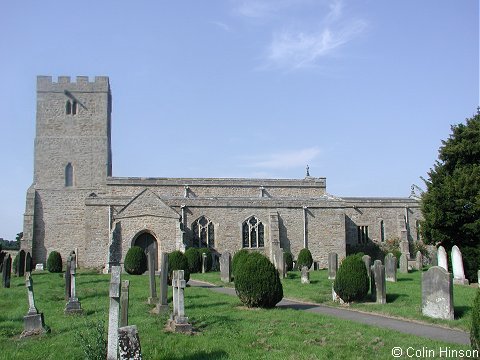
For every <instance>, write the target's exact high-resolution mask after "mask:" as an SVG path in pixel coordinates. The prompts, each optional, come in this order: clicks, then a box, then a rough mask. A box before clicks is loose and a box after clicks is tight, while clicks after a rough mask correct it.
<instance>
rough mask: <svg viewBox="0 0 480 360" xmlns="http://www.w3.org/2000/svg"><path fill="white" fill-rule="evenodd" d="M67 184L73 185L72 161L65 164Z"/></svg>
mask: <svg viewBox="0 0 480 360" xmlns="http://www.w3.org/2000/svg"><path fill="white" fill-rule="evenodd" d="M65 186H73V166H72V164H71V163H68V164H67V166H65Z"/></svg>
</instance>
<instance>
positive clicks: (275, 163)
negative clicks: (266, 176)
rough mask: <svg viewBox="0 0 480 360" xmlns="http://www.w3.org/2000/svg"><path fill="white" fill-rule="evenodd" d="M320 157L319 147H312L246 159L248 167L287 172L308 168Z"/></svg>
mask: <svg viewBox="0 0 480 360" xmlns="http://www.w3.org/2000/svg"><path fill="white" fill-rule="evenodd" d="M318 155H320V149H319V148H318V147H316V146H315V147H310V148H305V149H300V150H293V151H285V152H277V153H272V154H266V155H264V156H258V157H249V158H246V160H248V163H247V164H246V166H247V167H254V168H262V169H277V170H287V169H292V168H297V167H299V166H302V167H304V166H306V165H308V164H309V163H312V161H313V160H314V159H315V158H317V157H318Z"/></svg>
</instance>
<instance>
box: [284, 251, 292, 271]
mask: <svg viewBox="0 0 480 360" xmlns="http://www.w3.org/2000/svg"><path fill="white" fill-rule="evenodd" d="M283 259H284V260H285V264H286V265H287V271H292V270H293V255H292V253H291V252H290V251H285V252H284V253H283Z"/></svg>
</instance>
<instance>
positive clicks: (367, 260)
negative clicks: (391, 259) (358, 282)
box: [362, 255, 372, 277]
mask: <svg viewBox="0 0 480 360" xmlns="http://www.w3.org/2000/svg"><path fill="white" fill-rule="evenodd" d="M362 260H363V262H364V264H365V267H366V268H367V274H368V277H370V264H371V262H372V258H371V257H370V255H363V256H362Z"/></svg>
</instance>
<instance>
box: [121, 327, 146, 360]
mask: <svg viewBox="0 0 480 360" xmlns="http://www.w3.org/2000/svg"><path fill="white" fill-rule="evenodd" d="M118 350H119V353H120V360H132V359H135V360H141V359H142V348H141V346H140V338H139V337H138V330H137V327H136V326H135V325H131V326H124V327H121V328H119V329H118Z"/></svg>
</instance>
